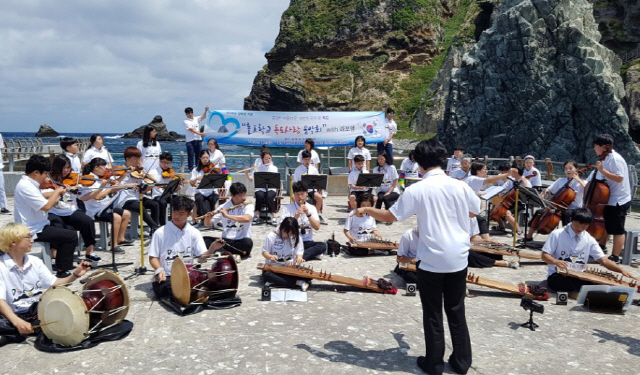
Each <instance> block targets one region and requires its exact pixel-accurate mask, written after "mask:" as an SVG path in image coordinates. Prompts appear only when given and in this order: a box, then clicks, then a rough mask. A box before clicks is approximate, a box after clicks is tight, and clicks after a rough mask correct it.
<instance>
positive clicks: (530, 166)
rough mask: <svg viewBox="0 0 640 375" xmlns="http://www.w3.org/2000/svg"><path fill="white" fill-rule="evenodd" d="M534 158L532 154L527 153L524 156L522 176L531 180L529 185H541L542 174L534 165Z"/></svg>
mask: <svg viewBox="0 0 640 375" xmlns="http://www.w3.org/2000/svg"><path fill="white" fill-rule="evenodd" d="M535 162H536V161H535V158H534V157H533V155H527V156H525V158H524V174H523V176H524V178H526V179H527V180H529V181H531V186H542V176H540V171H539V170H538V168H536V167H535Z"/></svg>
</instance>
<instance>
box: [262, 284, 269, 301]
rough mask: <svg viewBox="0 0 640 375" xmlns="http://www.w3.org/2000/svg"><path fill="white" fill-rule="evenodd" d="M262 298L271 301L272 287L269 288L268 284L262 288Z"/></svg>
mask: <svg viewBox="0 0 640 375" xmlns="http://www.w3.org/2000/svg"><path fill="white" fill-rule="evenodd" d="M262 300H263V301H271V288H269V287H268V286H265V287H264V288H262Z"/></svg>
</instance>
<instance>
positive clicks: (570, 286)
mask: <svg viewBox="0 0 640 375" xmlns="http://www.w3.org/2000/svg"><path fill="white" fill-rule="evenodd" d="M547 283H548V284H549V288H551V289H553V290H555V291H557V292H578V291H580V288H582V286H583V285H593V283H592V282H589V281H584V280H580V279H576V278H574V277H568V276H562V275H561V274H559V273H554V274H551V275H549V277H547Z"/></svg>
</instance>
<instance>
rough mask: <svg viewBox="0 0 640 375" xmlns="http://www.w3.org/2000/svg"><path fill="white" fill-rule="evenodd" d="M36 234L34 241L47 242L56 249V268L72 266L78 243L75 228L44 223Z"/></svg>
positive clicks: (70, 267)
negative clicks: (40, 230)
mask: <svg viewBox="0 0 640 375" xmlns="http://www.w3.org/2000/svg"><path fill="white" fill-rule="evenodd" d="M50 215H53V214H50ZM53 216H56V217H58V216H57V215H53ZM58 218H59V217H58ZM55 220H56V221H58V220H61V219H55ZM36 236H37V237H36V241H41V242H48V243H49V245H50V247H51V248H52V249H56V250H57V253H56V268H57V269H58V270H63V271H66V270H70V269H72V268H73V253H74V252H75V250H76V246H77V245H78V234H77V233H76V231H75V230H72V229H66V228H61V227H56V226H54V225H46V226H45V227H44V228H43V229H42V232H40V233H38V234H37V235H36Z"/></svg>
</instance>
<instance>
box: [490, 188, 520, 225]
mask: <svg viewBox="0 0 640 375" xmlns="http://www.w3.org/2000/svg"><path fill="white" fill-rule="evenodd" d="M515 201H516V189H515V187H514V188H512V189H511V190H509V192H508V193H507V194H505V196H504V198H502V201H501V202H500V203H499V204H497V205H496V206H495V207H493V209H492V210H491V214H489V217H490V218H491V220H494V221H500V219H501V218H502V217H503V216H504V215H506V214H507V211H509V209H511V206H512V205H513V204H514V203H515Z"/></svg>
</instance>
